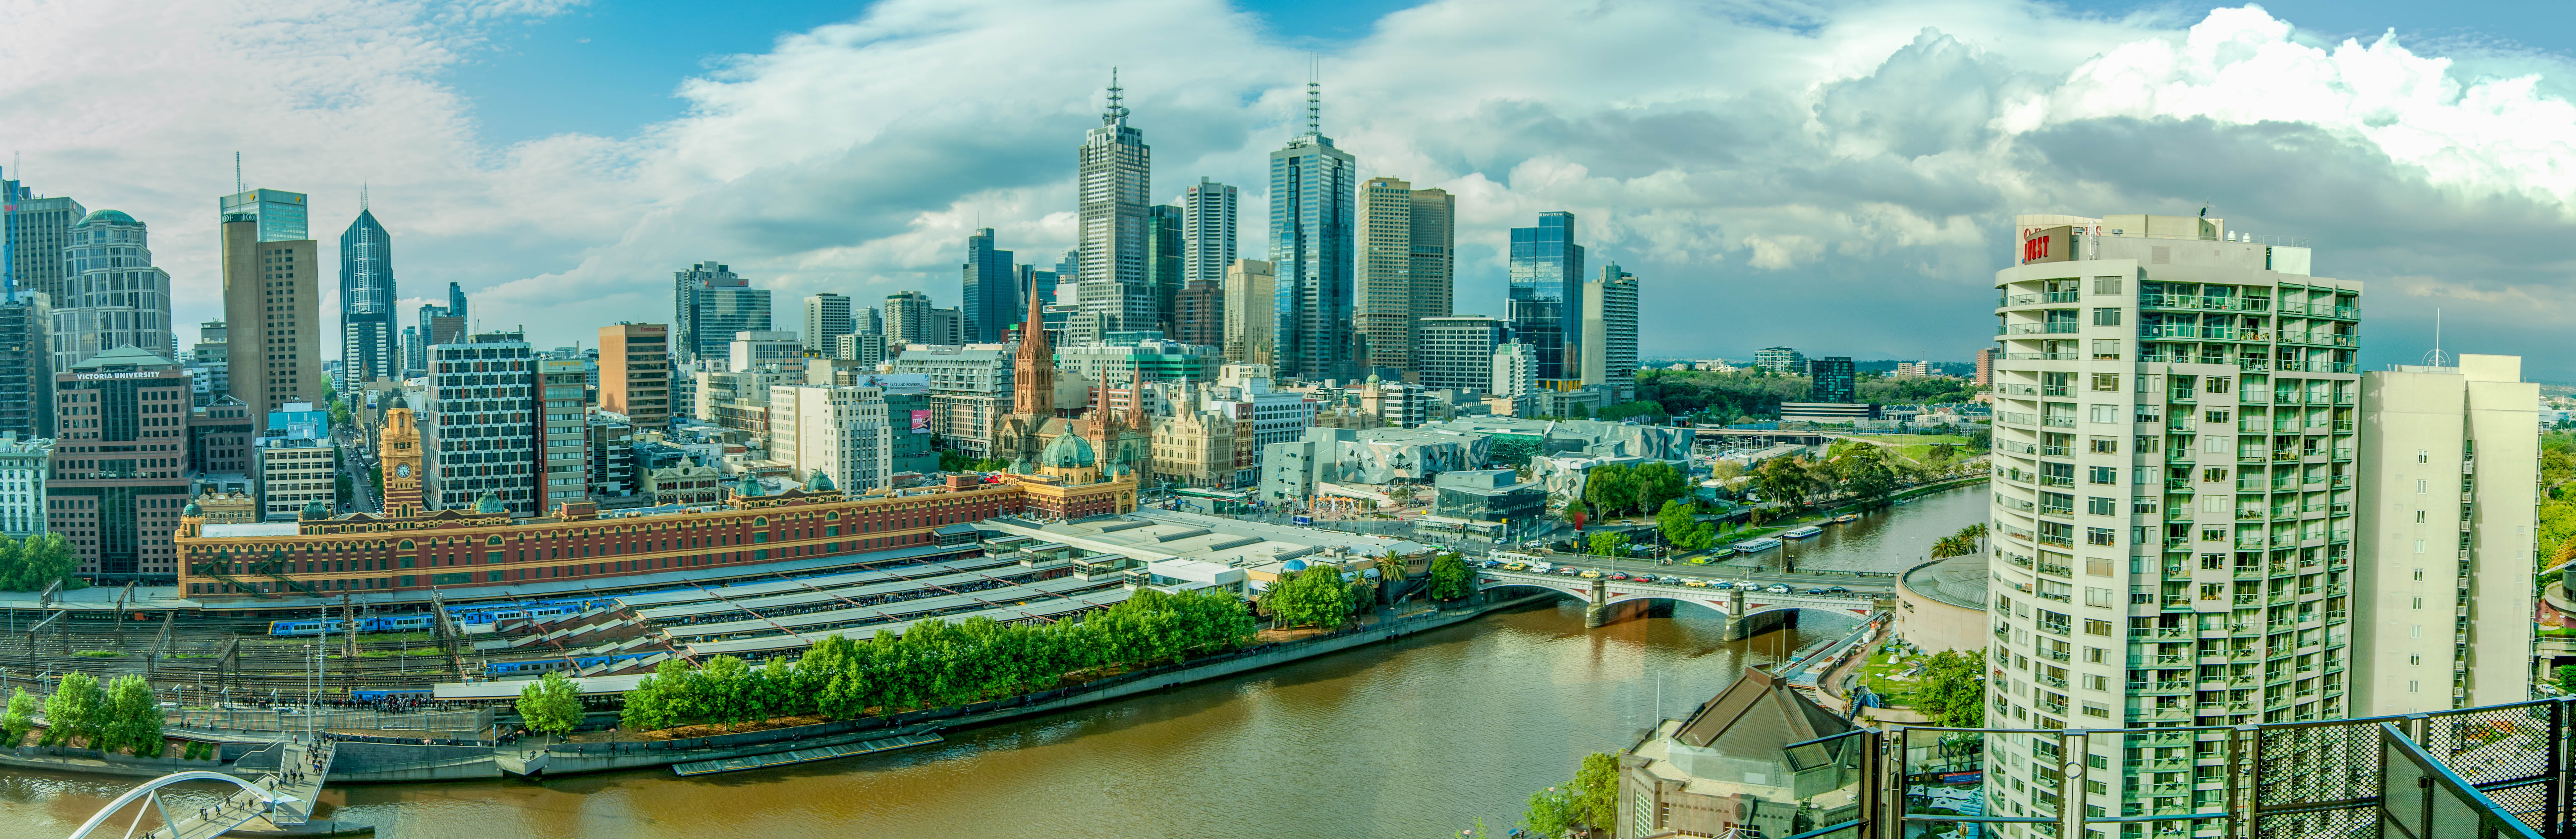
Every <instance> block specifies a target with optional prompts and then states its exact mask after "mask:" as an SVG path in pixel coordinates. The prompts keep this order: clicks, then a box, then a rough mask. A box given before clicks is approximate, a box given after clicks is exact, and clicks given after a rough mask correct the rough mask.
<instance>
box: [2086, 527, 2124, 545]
mask: <svg viewBox="0 0 2576 839" xmlns="http://www.w3.org/2000/svg"><path fill="white" fill-rule="evenodd" d="M2084 543H2085V544H2087V545H2117V544H2120V534H2119V531H2116V530H2112V529H2111V528H2108V527H2087V528H2085V529H2084Z"/></svg>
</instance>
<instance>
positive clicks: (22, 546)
mask: <svg viewBox="0 0 2576 839" xmlns="http://www.w3.org/2000/svg"><path fill="white" fill-rule="evenodd" d="M79 569H80V557H79V556H78V555H76V554H74V553H72V546H71V542H69V541H67V540H65V539H64V538H63V536H62V534H59V533H47V534H44V535H41V536H29V537H27V538H26V539H25V540H24V541H20V540H15V539H9V538H6V537H0V591H42V590H44V588H45V587H46V586H49V585H53V584H54V581H56V580H63V581H65V582H64V583H63V588H66V589H74V588H81V587H83V585H82V583H81V582H80V581H79V580H74V579H71V575H72V572H74V571H77V570H79Z"/></svg>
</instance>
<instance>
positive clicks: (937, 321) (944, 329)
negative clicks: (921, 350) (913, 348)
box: [920, 309, 966, 346]
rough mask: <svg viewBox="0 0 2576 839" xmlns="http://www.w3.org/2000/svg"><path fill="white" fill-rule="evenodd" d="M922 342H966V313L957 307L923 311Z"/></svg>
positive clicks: (948, 343)
mask: <svg viewBox="0 0 2576 839" xmlns="http://www.w3.org/2000/svg"><path fill="white" fill-rule="evenodd" d="M920 343H924V344H943V345H948V346H955V345H958V344H964V343H966V314H965V313H964V312H960V311H958V310H956V309H931V310H929V311H927V312H923V313H922V322H921V341H920Z"/></svg>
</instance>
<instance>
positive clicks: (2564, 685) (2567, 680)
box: [9, 664, 2576, 742]
mask: <svg viewBox="0 0 2576 839" xmlns="http://www.w3.org/2000/svg"><path fill="white" fill-rule="evenodd" d="M2558 689H2559V690H2563V691H2567V692H2569V693H2576V664H2561V665H2558ZM17 702H18V700H16V699H14V698H13V699H11V700H9V703H10V707H11V708H15V707H17ZM12 742H15V741H12Z"/></svg>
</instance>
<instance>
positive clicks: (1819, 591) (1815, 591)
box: [1807, 588, 1825, 594]
mask: <svg viewBox="0 0 2576 839" xmlns="http://www.w3.org/2000/svg"><path fill="white" fill-rule="evenodd" d="M1807 593H1808V594H1823V593H1825V590H1824V589H1820V588H1811V589H1808V590H1807Z"/></svg>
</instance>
